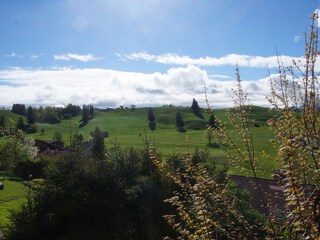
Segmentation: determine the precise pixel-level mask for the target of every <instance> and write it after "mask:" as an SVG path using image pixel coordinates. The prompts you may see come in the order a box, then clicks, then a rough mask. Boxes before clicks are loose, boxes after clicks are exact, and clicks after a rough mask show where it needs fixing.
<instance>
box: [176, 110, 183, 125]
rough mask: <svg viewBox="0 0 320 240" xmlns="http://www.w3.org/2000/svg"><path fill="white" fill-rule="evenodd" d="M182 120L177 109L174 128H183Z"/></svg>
mask: <svg viewBox="0 0 320 240" xmlns="http://www.w3.org/2000/svg"><path fill="white" fill-rule="evenodd" d="M183 127H184V121H183V120H182V117H181V114H180V112H179V111H177V113H176V128H178V129H183Z"/></svg>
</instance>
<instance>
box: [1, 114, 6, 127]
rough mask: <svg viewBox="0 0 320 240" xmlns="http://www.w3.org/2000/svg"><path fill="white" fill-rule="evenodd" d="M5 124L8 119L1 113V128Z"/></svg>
mask: <svg viewBox="0 0 320 240" xmlns="http://www.w3.org/2000/svg"><path fill="white" fill-rule="evenodd" d="M5 124H6V119H5V118H4V116H3V115H1V117H0V128H3V127H4V125H5Z"/></svg>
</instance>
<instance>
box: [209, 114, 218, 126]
mask: <svg viewBox="0 0 320 240" xmlns="http://www.w3.org/2000/svg"><path fill="white" fill-rule="evenodd" d="M208 126H209V127H211V128H213V129H217V128H218V123H217V121H216V118H215V116H214V113H213V112H212V113H211V114H210V117H209V120H208Z"/></svg>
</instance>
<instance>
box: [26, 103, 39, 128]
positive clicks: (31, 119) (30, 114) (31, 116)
mask: <svg viewBox="0 0 320 240" xmlns="http://www.w3.org/2000/svg"><path fill="white" fill-rule="evenodd" d="M26 116H27V120H28V124H29V125H32V124H35V122H36V121H37V115H36V111H35V109H34V108H33V107H31V106H29V107H28V108H27V114H26Z"/></svg>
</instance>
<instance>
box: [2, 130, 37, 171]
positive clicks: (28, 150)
mask: <svg viewBox="0 0 320 240" xmlns="http://www.w3.org/2000/svg"><path fill="white" fill-rule="evenodd" d="M7 128H9V130H6V134H7V137H6V140H5V141H4V143H2V144H1V145H0V169H1V170H6V171H12V170H13V169H14V168H15V166H17V164H18V163H19V162H23V161H28V160H32V159H34V157H35V156H36V155H37V152H38V149H37V148H36V147H34V140H33V139H32V138H28V137H25V136H24V135H23V134H22V132H21V131H20V130H17V129H15V130H11V129H10V128H11V127H10V126H8V127H7Z"/></svg>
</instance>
